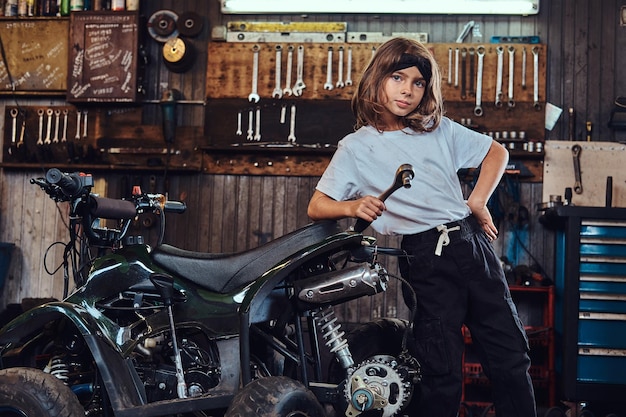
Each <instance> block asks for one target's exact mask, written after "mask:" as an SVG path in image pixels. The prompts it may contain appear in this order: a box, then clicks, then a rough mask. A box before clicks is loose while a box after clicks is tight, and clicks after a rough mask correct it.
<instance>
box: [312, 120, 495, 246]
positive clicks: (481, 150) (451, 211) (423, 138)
mask: <svg viewBox="0 0 626 417" xmlns="http://www.w3.org/2000/svg"><path fill="white" fill-rule="evenodd" d="M491 143H492V139H491V138H490V137H489V136H486V135H483V134H481V133H478V132H475V131H473V130H470V129H468V128H466V127H464V126H461V125H460V124H458V123H455V122H453V121H451V120H450V119H448V118H446V117H443V118H442V120H441V124H440V125H439V127H438V128H437V129H435V131H434V132H424V133H421V132H414V131H412V130H410V129H404V130H398V131H391V132H378V131H377V130H376V129H375V128H374V127H371V126H366V127H362V128H360V129H359V130H357V131H356V132H354V133H351V134H349V135H347V136H346V137H345V138H343V139H342V140H341V141H339V144H338V148H337V151H336V152H335V154H334V155H333V158H332V160H331V161H330V164H329V165H328V167H327V168H326V171H325V172H324V174H323V175H322V178H321V179H320V181H319V182H318V184H317V187H316V188H317V190H319V191H320V192H322V193H324V194H326V195H327V196H329V197H331V198H333V199H334V200H338V201H341V200H350V199H356V198H360V197H363V196H366V195H373V196H379V195H380V194H382V193H383V192H384V191H385V190H387V189H388V188H389V187H390V186H391V184H392V183H393V182H394V179H395V174H396V171H397V169H398V167H400V165H403V164H411V165H412V166H413V170H414V171H415V178H414V179H413V181H412V184H411V188H408V189H406V188H401V189H399V190H397V191H396V192H395V193H393V194H392V195H391V196H390V197H389V198H388V199H387V200H386V201H385V206H386V207H387V210H386V211H385V212H384V213H383V215H382V216H380V217H379V218H378V219H376V220H375V221H374V222H373V223H372V227H373V228H374V230H376V231H377V232H379V233H382V234H401V235H407V234H413V233H419V232H423V231H425V230H428V229H432V228H433V227H436V226H438V225H440V224H444V223H449V222H451V221H455V220H460V219H463V218H465V217H467V216H468V215H469V214H470V209H469V207H468V206H467V204H466V203H465V200H464V198H463V193H462V189H461V184H460V181H459V178H458V175H457V171H458V170H459V169H461V168H477V167H478V166H479V165H480V164H481V162H482V160H483V159H484V158H485V156H486V155H487V152H488V150H489V147H490V146H491Z"/></svg>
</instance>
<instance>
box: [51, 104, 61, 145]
mask: <svg viewBox="0 0 626 417" xmlns="http://www.w3.org/2000/svg"><path fill="white" fill-rule="evenodd" d="M60 118H61V110H59V109H56V110H55V111H54V137H53V138H52V143H59V122H60Z"/></svg>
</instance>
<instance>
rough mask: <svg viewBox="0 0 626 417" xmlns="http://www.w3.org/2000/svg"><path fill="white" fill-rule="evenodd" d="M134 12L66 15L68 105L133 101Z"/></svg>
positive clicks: (134, 77) (136, 23) (135, 44)
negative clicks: (74, 103)
mask: <svg viewBox="0 0 626 417" xmlns="http://www.w3.org/2000/svg"><path fill="white" fill-rule="evenodd" d="M138 17H139V16H138V13H137V12H102V11H99V12H77V13H72V14H71V16H70V45H69V48H70V50H69V64H68V74H67V96H66V98H67V101H69V102H84V103H87V102H93V103H102V102H115V103H120V102H133V101H135V100H136V97H137V62H138V49H139V40H138Z"/></svg>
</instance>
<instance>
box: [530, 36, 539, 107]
mask: <svg viewBox="0 0 626 417" xmlns="http://www.w3.org/2000/svg"><path fill="white" fill-rule="evenodd" d="M532 53H533V101H534V103H533V107H534V108H535V110H537V111H538V110H541V103H539V48H538V47H536V46H534V47H533V49H532Z"/></svg>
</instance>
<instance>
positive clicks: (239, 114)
mask: <svg viewBox="0 0 626 417" xmlns="http://www.w3.org/2000/svg"><path fill="white" fill-rule="evenodd" d="M242 134H243V132H242V131H241V111H239V112H237V131H236V132H235V135H237V136H241V135H242Z"/></svg>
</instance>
